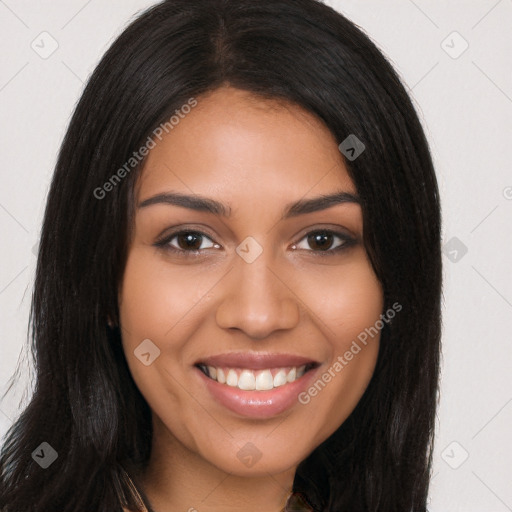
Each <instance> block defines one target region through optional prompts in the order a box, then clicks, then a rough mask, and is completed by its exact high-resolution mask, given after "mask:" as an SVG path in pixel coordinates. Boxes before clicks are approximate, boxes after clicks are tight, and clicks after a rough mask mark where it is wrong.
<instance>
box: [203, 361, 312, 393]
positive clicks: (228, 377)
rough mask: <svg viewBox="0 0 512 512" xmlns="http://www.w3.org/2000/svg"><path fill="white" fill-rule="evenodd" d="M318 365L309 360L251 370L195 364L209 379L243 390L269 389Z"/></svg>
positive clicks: (292, 379)
mask: <svg viewBox="0 0 512 512" xmlns="http://www.w3.org/2000/svg"><path fill="white" fill-rule="evenodd" d="M318 366H319V363H316V362H311V363H308V364H303V365H301V366H285V367H275V368H263V369H259V370H251V369H248V368H229V367H217V366H210V365H206V364H203V363H198V364H196V365H195V367H196V368H199V370H201V371H202V372H203V373H204V374H205V375H206V376H207V377H208V378H209V379H212V380H214V381H216V382H218V383H219V384H224V385H226V386H230V387H232V388H238V389H241V390H243V391H269V390H272V389H275V388H278V387H281V386H284V385H286V384H289V383H292V382H294V381H296V380H298V379H300V378H301V377H302V376H304V374H306V373H307V372H309V371H311V370H313V369H315V368H317V367H318Z"/></svg>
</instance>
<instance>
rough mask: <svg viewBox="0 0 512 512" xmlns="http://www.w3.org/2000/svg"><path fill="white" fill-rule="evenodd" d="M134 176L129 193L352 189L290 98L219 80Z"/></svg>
mask: <svg viewBox="0 0 512 512" xmlns="http://www.w3.org/2000/svg"><path fill="white" fill-rule="evenodd" d="M155 142H156V146H155V147H154V148H153V149H151V150H150V152H149V155H148V157H147V159H146V162H145V165H144V168H143V170H142V173H141V175H140V176H139V179H138V182H137V186H136V194H137V200H138V201H139V200H140V199H144V198H147V197H148V196H150V195H154V194H158V193H162V192H166V191H168V190H175V191H176V190H177V191H182V192H186V193H196V194H202V195H209V196H217V197H219V198H222V199H226V198H233V201H241V202H244V201H255V200H262V199H263V198H264V199H265V201H269V202H270V201H274V200H275V201H277V202H282V198H283V195H286V196H288V197H296V198H300V197H303V196H305V195H307V194H308V192H309V191H310V190H312V189H314V190H315V192H317V193H318V192H320V193H323V192H327V191H332V190H339V189H343V190H346V191H347V192H352V193H356V189H355V187H354V185H353V183H352V181H351V179H350V177H349V175H348V173H347V170H346V168H345V165H344V161H343V157H342V156H341V153H340V152H339V150H338V143H337V141H336V140H335V138H334V136H333V134H332V133H331V132H330V130H329V129H328V128H327V127H326V126H325V125H324V123H323V122H322V121H321V120H320V119H318V118H317V117H316V116H314V115H312V114H310V113H309V112H306V111H305V110H303V109H302V108H300V107H299V106H297V105H294V104H291V103H286V102H283V101H277V100H268V99H262V98H259V97H257V96H254V95H253V94H251V93H249V92H247V91H241V90H238V89H233V88H231V87H223V88H221V89H218V90H216V91H214V92H213V93H210V94H208V95H207V96H204V97H199V98H197V106H195V107H194V108H193V109H191V111H190V112H189V113H188V114H182V115H181V116H180V120H179V123H178V124H177V125H175V126H174V127H173V128H172V130H170V131H169V133H165V132H164V135H163V137H162V140H161V141H159V140H158V139H155Z"/></svg>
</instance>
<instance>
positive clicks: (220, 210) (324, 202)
mask: <svg viewBox="0 0 512 512" xmlns="http://www.w3.org/2000/svg"><path fill="white" fill-rule="evenodd" d="M342 203H355V204H361V201H360V200H359V197H357V196H356V195H354V194H352V193H350V192H344V191H340V192H335V193H334V194H325V195H322V196H319V197H314V198H312V199H300V200H299V201H297V202H295V203H291V204H288V205H286V207H285V209H284V213H283V216H282V217H281V220H285V219H289V218H292V217H297V216H299V215H304V214H307V213H313V212H318V211H321V210H326V209H327V208H330V207H331V206H335V205H337V204H342ZM153 204H172V205H175V206H181V207H182V208H189V209H190V210H196V211H200V212H208V213H213V214H215V215H221V216H223V217H229V216H230V215H231V208H230V207H229V206H225V205H224V204H222V203H219V202H218V201H216V200H215V199H210V198H208V197H204V196H200V195H197V194H194V195H186V194H181V193H178V192H167V193H163V194H158V195H156V196H153V197H150V198H148V199H145V200H144V201H142V202H141V203H139V205H138V207H139V208H145V207H147V206H150V205H153Z"/></svg>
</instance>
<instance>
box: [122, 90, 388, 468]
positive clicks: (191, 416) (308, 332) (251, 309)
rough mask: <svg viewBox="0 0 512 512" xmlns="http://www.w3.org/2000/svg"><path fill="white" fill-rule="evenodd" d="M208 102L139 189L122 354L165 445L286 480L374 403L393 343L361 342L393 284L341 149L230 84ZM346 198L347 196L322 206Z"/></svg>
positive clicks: (302, 119)
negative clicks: (381, 354) (384, 351)
mask: <svg viewBox="0 0 512 512" xmlns="http://www.w3.org/2000/svg"><path fill="white" fill-rule="evenodd" d="M197 100H198V104H197V106H195V107H194V108H192V110H191V112H190V113H188V114H187V115H185V116H182V117H183V119H181V120H180V122H179V124H177V125H176V126H175V127H174V128H173V129H172V130H171V131H169V133H168V134H165V132H164V134H165V136H164V137H163V138H162V140H161V141H159V140H158V139H157V138H155V139H154V140H155V142H157V143H158V144H157V145H156V147H154V148H153V149H151V150H150V153H149V155H148V157H147V162H146V164H145V167H144V170H143V172H142V174H141V176H140V178H139V181H138V183H137V186H136V196H137V203H136V208H137V209H136V217H135V225H134V232H133V238H132V240H131V245H130V248H129V254H128V260H127V265H126V269H125V272H124V277H123V282H122V286H121V288H120V293H119V306H120V321H121V328H122V333H123V346H124V351H125V354H126V358H127V361H128V365H129V367H130V370H131V373H132V375H133V378H134V380H135V382H136V384H137V386H138V388H139V389H140V391H141V393H142V395H143V396H144V398H145V399H146V400H147V402H148V404H149V406H150V408H151V410H152V412H153V422H154V436H155V437H156V439H154V440H153V442H154V443H155V442H156V443H158V442H159V441H158V440H159V439H160V440H162V439H164V438H165V439H166V443H167V444H169V443H170V444H171V445H173V446H177V447H179V448H180V452H181V453H183V454H186V455H185V456H190V457H192V458H195V460H200V461H201V462H202V463H209V464H212V465H214V466H216V467H217V468H219V469H221V470H223V471H225V472H228V473H232V474H237V475H249V474H254V475H256V474H263V473H271V474H276V473H279V472H283V471H286V470H288V469H289V468H292V467H294V466H296V465H297V464H299V463H300V461H302V460H303V459H305V458H306V457H307V456H308V455H309V454H310V453H311V452H312V451H313V450H314V449H315V448H316V447H317V446H318V445H319V444H320V443H322V442H323V441H324V440H325V439H326V438H327V437H329V436H330V435H331V434H332V433H333V432H334V431H335V430H336V429H337V428H338V427H339V426H340V425H341V424H342V423H343V421H344V420H345V419H346V418H347V417H348V415H349V414H350V413H351V412H352V410H353V409H354V408H355V406H356V404H357V403H358V401H359V399H360V398H361V396H362V394H363V392H364V390H365V389H366V387H367V385H368V383H369V381H370V378H371V376H372V373H373V370H374V367H375V363H376V359H377V354H378V350H379V335H375V336H374V337H373V338H371V337H368V342H367V343H366V344H363V343H361V342H360V341H358V336H359V335H360V334H361V333H363V332H364V331H365V329H366V328H369V327H371V326H374V324H375V323H376V322H377V321H378V320H379V319H380V315H381V313H382V308H383V298H382V289H381V286H380V283H379V282H378V280H377V278H376V276H375V274H374V272H373V269H372V266H371V264H370V262H369V259H368V257H367V254H366V251H365V248H364V246H363V243H362V239H363V221H362V210H361V207H360V205H359V204H358V203H357V191H356V189H355V187H354V184H353V183H352V181H351V179H350V178H349V176H348V174H347V171H346V169H345V167H344V163H343V158H342V155H341V154H340V151H339V150H338V147H337V146H338V143H339V142H341V141H336V140H335V139H334V137H333V136H332V134H331V133H330V131H329V130H328V129H327V128H326V127H325V126H324V125H323V124H322V123H321V122H320V121H319V120H318V119H316V118H315V117H314V116H312V115H310V114H308V113H306V112H305V111H303V110H301V109H300V108H299V107H297V106H294V105H288V106H286V107H284V106H280V105H279V104H278V103H276V102H274V101H272V102H269V101H263V100H260V99H257V98H255V97H254V96H251V95H250V94H249V93H247V92H244V91H239V90H237V89H233V88H228V87H225V88H221V89H218V90H217V91H215V92H214V93H212V94H210V95H208V96H205V97H202V98H198V99H197ZM348 135H349V134H347V136H348ZM336 193H341V194H345V195H342V196H341V198H342V199H343V198H344V199H345V201H342V202H337V201H335V200H332V201H329V202H322V201H316V202H315V201H313V202H312V203H310V201H311V200H312V199H317V198H321V197H322V196H328V195H332V194H336ZM171 194H180V195H182V196H191V198H192V199H186V200H185V199H181V200H180V201H179V204H176V201H175V200H174V199H173V198H172V197H171ZM165 195H167V198H166V197H165ZM199 197H200V198H201V199H203V198H204V199H205V202H204V203H199V202H198V201H197V199H198V198H199ZM152 198H156V199H152ZM149 200H150V201H149ZM213 202H215V205H216V206H214V207H210V206H211V205H212V204H213ZM205 204H207V205H210V206H208V207H205V206H204V205H205ZM293 204H296V206H294V207H293V208H290V206H291V205H293ZM219 205H222V206H219ZM354 342H355V343H356V344H355V345H354ZM356 346H357V347H359V349H357V348H356ZM350 354H351V355H350ZM310 363H312V364H310ZM199 365H205V366H209V367H210V369H209V370H208V369H207V370H206V371H207V372H210V376H207V375H206V374H205V373H204V368H203V370H201V369H200V368H199ZM305 365H306V366H305ZM311 366H313V367H312V368H311ZM212 368H214V369H212ZM310 368H311V369H310ZM305 370H307V371H306V372H305V373H304V374H303V375H302V376H301V374H302V373H303V372H304V371H305ZM222 374H223V375H222ZM223 376H224V379H227V382H224V383H222V382H219V380H220V381H223V380H224V379H223V378H222V377H223ZM212 377H216V378H217V380H214V379H213V378H212ZM256 386H257V388H258V389H252V390H251V388H255V387H256ZM241 388H244V389H241ZM162 442H163V441H162ZM198 457H199V459H198Z"/></svg>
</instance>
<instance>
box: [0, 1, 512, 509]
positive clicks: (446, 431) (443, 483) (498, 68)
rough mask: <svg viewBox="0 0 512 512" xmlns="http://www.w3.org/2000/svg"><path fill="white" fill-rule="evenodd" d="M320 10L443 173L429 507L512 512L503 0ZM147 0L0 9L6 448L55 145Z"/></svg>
mask: <svg viewBox="0 0 512 512" xmlns="http://www.w3.org/2000/svg"><path fill="white" fill-rule="evenodd" d="M255 1H256V0H255ZM327 3H328V4H329V5H331V6H332V7H334V8H335V9H337V10H339V11H340V12H342V13H343V14H345V15H346V16H347V17H348V18H349V19H351V20H352V21H353V22H355V23H356V24H357V25H359V26H360V27H361V28H362V29H363V30H364V31H365V32H366V33H367V34H368V35H369V36H370V37H371V39H372V40H373V41H374V42H375V43H376V44H377V45H378V46H379V47H380V49H381V50H382V51H383V52H384V53H385V54H386V55H387V57H388V58H389V59H390V60H391V62H392V63H393V64H394V66H395V68H396V69H397V71H398V72H399V73H400V75H401V76H402V78H403V80H404V82H405V83H406V84H407V86H408V87H409V89H410V91H411V95H412V97H413V100H414V102H415V105H416V106H417V109H418V112H419V114H420V116H421V119H422V123H423V125H424V127H425V130H426V133H427V136H428V139H429V142H430V144H431V149H432V152H433V156H434V161H435V164H436V168H437V173H438V177H439V185H440V189H441V194H442V203H443V239H444V244H449V245H448V246H446V255H445V256H444V257H443V259H444V265H445V268H444V275H445V284H444V322H443V323H444V328H443V353H444V357H443V371H442V387H441V390H442V397H441V402H440V409H439V418H438V431H437V441H436V447H435V462H434V478H433V480H432V489H431V502H430V510H431V511H432V512H444V511H464V512H473V511H474V512H488V511H493V512H505V511H507V510H510V511H512V486H510V482H511V481H512V463H511V458H512V443H511V442H510V433H511V432H512V429H511V426H512V381H511V377H510V369H511V368H512V364H511V363H512V349H511V336H510V327H511V326H512V322H511V320H512V273H511V271H510V261H511V253H512V251H511V248H512V243H511V242H512V223H511V222H510V220H511V218H512V172H511V163H510V160H511V156H512V155H511V150H510V146H511V143H512V137H511V135H512V123H511V121H512V72H511V64H512V40H511V37H510V31H511V27H512V0H500V1H496V0H481V1H476V0H473V1H453V0H452V1H436V2H434V1H426V0H414V1H413V0H400V1H398V0H394V1H385V2H384V1H383V0H371V1H355V0H352V1H344V0H337V1H335V0H331V1H328V2H327ZM153 4H154V2H153V1H149V0H109V1H107V0H89V1H85V0H73V1H70V0H67V1H64V0H53V1H51V2H50V1H44V2H36V1H34V0H31V1H28V0H18V1H15V0H0V34H2V36H1V39H2V45H1V50H0V52H1V56H2V63H1V66H0V112H1V119H2V122H1V124H0V136H1V141H2V161H1V167H0V173H1V181H0V183H1V185H0V230H1V239H2V251H1V256H0V337H1V345H0V354H1V362H0V392H3V391H4V390H5V389H6V385H7V383H8V380H9V378H10V377H11V375H12V373H13V372H14V370H15V368H16V365H17V363H18V357H24V361H25V363H24V364H23V365H22V374H21V381H20V383H19V384H18V386H17V387H16V388H15V389H14V391H13V392H12V393H11V394H9V395H8V396H7V397H6V398H5V399H4V400H3V402H2V403H0V410H1V411H0V435H1V436H3V435H4V434H5V432H6V430H7V428H8V427H9V425H10V424H11V422H12V420H13V419H14V418H15V416H16V414H17V413H18V410H19V406H20V401H21V406H22V405H23V404H25V403H26V401H27V397H28V396H29V394H30V390H31V381H30V373H31V371H30V361H31V360H30V357H29V355H28V354H25V355H24V356H20V353H21V351H22V348H23V346H24V343H25V336H26V326H27V322H28V310H29V304H30V298H31V293H32V286H33V281H34V270H35V262H36V257H35V253H36V251H37V241H38V237H39V234H38V233H39V230H40V226H41V220H42V214H43V209H44V205H45V201H46V195H47V192H48V188H49V184H50V179H51V175H52V172H53V167H54V165H55V162H56V155H57V151H58V148H59V146H60V143H61V141H62V138H63V135H64V133H65V130H66V127H67V123H68V121H69V118H70V115H71V113H72V110H73V107H74V105H75V102H76V101H77V99H78V98H79V96H80V94H81V92H82V89H83V86H84V82H85V81H86V80H87V78H88V77H89V75H90V73H91V72H92V70H93V69H94V67H95V66H96V64H97V63H98V62H99V59H100V58H101V56H102V54H103V53H104V52H105V50H106V49H107V47H108V46H109V45H110V44H111V42H112V41H113V39H114V38H115V37H116V36H117V35H118V34H119V33H120V32H121V31H122V30H123V28H124V27H125V26H126V25H127V23H128V22H129V21H130V20H132V19H133V17H134V16H135V15H136V13H137V12H139V11H140V10H141V9H144V8H146V7H148V6H150V5H153ZM44 31H46V32H48V33H49V34H50V35H51V38H53V39H55V41H56V42H57V44H58V48H57V49H56V51H55V52H54V53H53V54H52V55H50V56H49V57H48V58H46V59H44V58H42V57H41V56H40V54H43V52H44V51H49V50H50V49H51V44H52V41H51V39H50V37H49V36H46V35H43V36H41V35H40V34H41V33H42V32H44ZM454 31H456V32H457V33H458V34H459V35H457V34H455V35H454V34H453V32H454ZM462 38H463V39H462ZM464 40H465V41H466V42H467V44H468V45H469V46H468V48H467V49H466V50H465V51H464V52H463V53H461V54H460V55H459V53H460V52H461V51H462V50H463V49H464V45H465V44H464ZM443 41H444V43H443ZM31 45H32V46H34V48H35V49H37V51H36V50H35V49H33V48H32V46H31ZM37 52H39V53H37ZM43 56H45V55H43ZM454 237H456V239H455V240H453V238H454ZM464 247H466V248H467V253H466V254H464ZM34 448H35V447H27V452H30V451H31V450H32V449H34ZM465 457H467V458H466V459H465Z"/></svg>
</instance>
